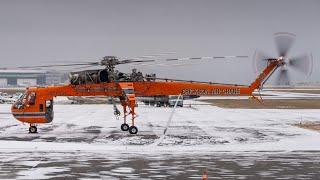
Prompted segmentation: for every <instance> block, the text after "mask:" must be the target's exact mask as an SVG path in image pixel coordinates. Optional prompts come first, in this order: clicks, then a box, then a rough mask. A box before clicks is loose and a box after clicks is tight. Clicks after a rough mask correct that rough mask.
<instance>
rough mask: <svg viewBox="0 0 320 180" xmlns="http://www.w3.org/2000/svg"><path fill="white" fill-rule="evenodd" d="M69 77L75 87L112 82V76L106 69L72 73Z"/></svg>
mask: <svg viewBox="0 0 320 180" xmlns="http://www.w3.org/2000/svg"><path fill="white" fill-rule="evenodd" d="M69 76H70V83H71V84H73V85H79V84H97V83H105V82H110V78H109V77H110V76H109V73H108V71H107V70H106V69H102V70H101V69H100V70H86V71H79V72H71V73H70V75H69Z"/></svg>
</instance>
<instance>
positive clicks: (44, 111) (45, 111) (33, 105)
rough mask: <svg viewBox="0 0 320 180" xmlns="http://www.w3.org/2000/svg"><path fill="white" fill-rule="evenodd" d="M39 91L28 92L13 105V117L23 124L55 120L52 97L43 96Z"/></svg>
mask: <svg viewBox="0 0 320 180" xmlns="http://www.w3.org/2000/svg"><path fill="white" fill-rule="evenodd" d="M39 93H40V92H38V91H37V90H34V91H32V90H31V91H30V90H27V91H26V92H25V93H23V94H21V95H20V96H19V97H18V99H17V101H16V102H15V103H14V104H13V105H12V108H11V110H12V114H13V116H14V117H15V118H16V119H18V120H20V121H22V122H29V123H30V122H31V121H33V120H35V121H36V122H42V123H43V122H51V121H52V120H53V99H52V97H46V96H43V95H42V96H41V98H37V96H39V95H40V94H39Z"/></svg>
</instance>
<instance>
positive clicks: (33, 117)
mask: <svg viewBox="0 0 320 180" xmlns="http://www.w3.org/2000/svg"><path fill="white" fill-rule="evenodd" d="M11 114H12V115H13V117H14V118H15V119H17V120H18V121H20V122H23V123H30V124H37V123H48V122H49V121H48V118H47V116H46V114H45V112H34V111H28V109H27V108H24V107H23V106H22V105H20V104H17V103H15V104H13V105H12V106H11Z"/></svg>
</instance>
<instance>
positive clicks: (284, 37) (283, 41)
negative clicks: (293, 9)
mask: <svg viewBox="0 0 320 180" xmlns="http://www.w3.org/2000/svg"><path fill="white" fill-rule="evenodd" d="M295 37H296V35H294V34H292V33H288V32H279V33H275V34H274V41H275V43H276V47H277V50H278V53H279V56H280V57H286V56H287V55H288V52H289V50H290V48H291V46H292V44H293V43H294V40H295Z"/></svg>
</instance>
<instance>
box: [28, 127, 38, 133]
mask: <svg viewBox="0 0 320 180" xmlns="http://www.w3.org/2000/svg"><path fill="white" fill-rule="evenodd" d="M37 132H38V129H37V126H30V127H29V133H31V134H35V133H37Z"/></svg>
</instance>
